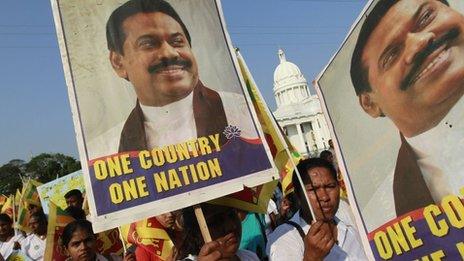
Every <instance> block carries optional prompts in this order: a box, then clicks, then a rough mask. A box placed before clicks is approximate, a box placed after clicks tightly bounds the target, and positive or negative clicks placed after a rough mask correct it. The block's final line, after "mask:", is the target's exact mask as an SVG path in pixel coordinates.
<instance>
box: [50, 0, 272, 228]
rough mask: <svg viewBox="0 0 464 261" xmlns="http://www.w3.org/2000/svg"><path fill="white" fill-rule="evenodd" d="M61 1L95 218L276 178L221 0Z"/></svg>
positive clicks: (64, 47) (105, 221) (99, 223)
mask: <svg viewBox="0 0 464 261" xmlns="http://www.w3.org/2000/svg"><path fill="white" fill-rule="evenodd" d="M53 8H54V15H55V22H56V23H57V28H58V29H57V31H58V32H59V33H60V32H61V35H60V34H59V35H58V39H59V42H60V44H61V45H60V47H61V52H62V54H63V56H62V57H63V64H64V71H65V76H66V79H67V82H68V91H69V97H70V103H71V109H72V111H73V115H74V116H75V117H74V123H75V129H76V133H77V134H76V136H77V142H78V146H79V153H80V156H81V161H82V162H84V164H83V170H84V181H85V182H86V185H87V188H88V189H87V190H86V191H87V195H88V199H89V207H90V212H91V214H92V215H93V216H96V218H95V222H94V224H96V225H95V228H98V229H102V230H104V229H107V228H109V227H114V226H116V225H119V224H121V223H122V222H125V223H127V222H128V221H135V220H139V219H141V218H144V217H147V216H155V215H159V214H161V213H166V212H169V211H173V210H176V209H179V208H183V207H186V206H187V205H189V204H191V203H192V202H196V203H200V202H203V201H208V200H212V199H214V198H218V197H220V196H223V195H227V194H231V193H234V192H237V191H239V190H241V189H243V186H244V184H246V185H247V186H251V187H253V186H257V185H260V184H263V183H265V182H267V181H270V180H272V179H273V176H275V175H276V173H277V172H275V171H274V170H273V164H272V163H271V160H272V155H271V154H270V151H269V149H268V148H267V146H266V145H265V144H264V143H263V141H264V139H263V137H262V135H260V134H259V128H258V127H259V122H258V120H257V118H256V116H255V113H254V111H253V105H252V104H251V103H249V101H248V100H249V99H248V97H247V92H246V86H245V83H244V81H243V80H242V78H241V74H240V71H239V70H240V69H239V64H238V62H237V58H236V53H235V51H234V49H233V48H232V45H231V43H230V40H229V38H228V34H227V31H226V29H225V27H224V21H223V16H222V11H221V5H220V2H219V1H217V0H189V1H186V0H169V1H165V0H125V1H116V0H102V1H97V2H94V1H80V0H69V1H54V2H53ZM224 182H227V185H224ZM129 190H131V193H129ZM165 199H166V200H165ZM167 199H169V200H167ZM196 203H195V204H196ZM124 211H126V212H125V213H124ZM98 229H96V230H98Z"/></svg>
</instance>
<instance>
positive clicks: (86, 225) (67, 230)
mask: <svg viewBox="0 0 464 261" xmlns="http://www.w3.org/2000/svg"><path fill="white" fill-rule="evenodd" d="M80 229H82V230H84V231H86V232H87V233H89V234H90V235H94V233H93V229H92V223H90V222H89V221H87V220H85V219H79V220H75V221H73V222H71V223H69V224H67V225H66V226H65V227H64V229H63V234H61V244H62V245H63V246H64V247H65V248H68V244H69V242H70V241H71V238H72V235H73V234H74V232H76V230H80Z"/></svg>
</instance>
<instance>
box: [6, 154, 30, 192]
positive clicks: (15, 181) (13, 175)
mask: <svg viewBox="0 0 464 261" xmlns="http://www.w3.org/2000/svg"><path fill="white" fill-rule="evenodd" d="M25 164H26V163H25V162H24V160H19V159H14V160H11V161H10V162H8V163H6V164H5V165H3V166H1V167H0V193H1V194H4V195H10V194H15V193H16V189H21V188H22V186H23V183H22V180H21V179H22V177H24V171H25V168H26V167H25Z"/></svg>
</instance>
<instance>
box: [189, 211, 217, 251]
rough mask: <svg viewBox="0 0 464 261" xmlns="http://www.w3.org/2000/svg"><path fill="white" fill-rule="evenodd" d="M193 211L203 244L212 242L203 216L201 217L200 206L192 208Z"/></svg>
mask: <svg viewBox="0 0 464 261" xmlns="http://www.w3.org/2000/svg"><path fill="white" fill-rule="evenodd" d="M193 209H194V211H195V216H196V217H197V221H198V225H199V226H200V231H201V235H202V236H203V240H204V241H205V243H208V242H211V241H213V240H212V239H211V234H210V233H209V229H208V224H206V219H205V216H204V215H203V210H202V209H201V207H200V205H195V206H193Z"/></svg>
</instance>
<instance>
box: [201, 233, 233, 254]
mask: <svg viewBox="0 0 464 261" xmlns="http://www.w3.org/2000/svg"><path fill="white" fill-rule="evenodd" d="M239 244H240V242H238V239H237V237H236V236H235V234H234V233H229V234H227V235H225V236H223V237H220V238H218V239H216V240H214V241H212V242H209V243H206V244H204V245H203V247H202V248H201V250H200V253H199V254H198V260H199V261H206V260H207V261H210V260H220V259H224V258H225V259H230V258H232V259H233V258H234V257H235V254H236V252H237V249H238V246H239Z"/></svg>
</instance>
